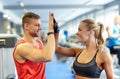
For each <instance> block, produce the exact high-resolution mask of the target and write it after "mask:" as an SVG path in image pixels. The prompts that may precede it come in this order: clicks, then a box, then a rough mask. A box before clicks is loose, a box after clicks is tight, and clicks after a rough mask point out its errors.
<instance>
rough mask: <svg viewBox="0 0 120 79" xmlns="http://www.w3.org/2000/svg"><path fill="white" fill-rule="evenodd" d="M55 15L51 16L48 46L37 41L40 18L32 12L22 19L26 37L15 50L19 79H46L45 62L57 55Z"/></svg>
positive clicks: (18, 43)
mask: <svg viewBox="0 0 120 79" xmlns="http://www.w3.org/2000/svg"><path fill="white" fill-rule="evenodd" d="M53 18H54V16H53V13H50V14H49V27H48V39H47V43H46V46H45V47H44V48H43V44H42V42H41V41H40V40H38V39H36V37H38V36H39V31H40V30H41V21H40V17H39V16H38V15H37V14H34V13H32V12H28V13H25V15H24V16H23V18H22V26H23V30H24V36H23V38H22V39H20V40H19V41H18V42H17V43H16V45H15V48H14V52H13V58H14V62H15V65H16V69H17V74H18V78H19V79H46V76H45V62H48V61H51V60H52V58H53V56H54V53H55V39H54V29H53V27H54V26H53Z"/></svg>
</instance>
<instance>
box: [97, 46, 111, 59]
mask: <svg viewBox="0 0 120 79" xmlns="http://www.w3.org/2000/svg"><path fill="white" fill-rule="evenodd" d="M99 56H100V57H101V59H102V60H104V61H107V60H108V59H109V58H111V55H110V51H109V49H108V48H107V47H105V48H103V49H102V50H101V52H100V53H99Z"/></svg>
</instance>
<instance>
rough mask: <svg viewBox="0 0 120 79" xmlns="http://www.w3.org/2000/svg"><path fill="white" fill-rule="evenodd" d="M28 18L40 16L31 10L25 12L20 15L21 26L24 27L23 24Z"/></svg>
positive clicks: (38, 17)
mask: <svg viewBox="0 0 120 79" xmlns="http://www.w3.org/2000/svg"><path fill="white" fill-rule="evenodd" d="M30 19H40V16H39V15H37V14H35V13H33V12H27V13H25V14H24V15H23V17H22V27H23V29H24V24H25V23H29V20H30Z"/></svg>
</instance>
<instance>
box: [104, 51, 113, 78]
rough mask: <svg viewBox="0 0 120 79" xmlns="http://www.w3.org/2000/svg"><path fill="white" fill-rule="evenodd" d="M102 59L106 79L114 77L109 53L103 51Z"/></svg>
mask: <svg viewBox="0 0 120 79" xmlns="http://www.w3.org/2000/svg"><path fill="white" fill-rule="evenodd" d="M102 59H103V68H104V70H105V72H106V77H107V79H114V77H113V61H112V57H111V55H110V53H108V52H105V51H104V52H103V53H102Z"/></svg>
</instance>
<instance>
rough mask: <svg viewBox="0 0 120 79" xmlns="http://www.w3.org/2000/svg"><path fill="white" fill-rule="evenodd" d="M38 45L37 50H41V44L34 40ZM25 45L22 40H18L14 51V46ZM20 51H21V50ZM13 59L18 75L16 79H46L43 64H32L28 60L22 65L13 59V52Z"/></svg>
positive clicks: (44, 65)
mask: <svg viewBox="0 0 120 79" xmlns="http://www.w3.org/2000/svg"><path fill="white" fill-rule="evenodd" d="M36 41H37V42H38V43H39V47H40V48H39V49H43V44H42V42H41V41H40V40H36ZM21 43H25V41H24V40H23V39H21V40H19V41H18V42H17V43H16V45H15V48H14V51H15V49H16V46H17V45H19V44H21ZM21 50H22V49H21ZM13 58H14V62H15V65H16V70H17V74H18V79H46V76H45V67H46V64H45V62H32V61H29V60H26V61H25V62H24V63H19V62H18V61H17V60H16V59H15V57H14V52H13Z"/></svg>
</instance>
